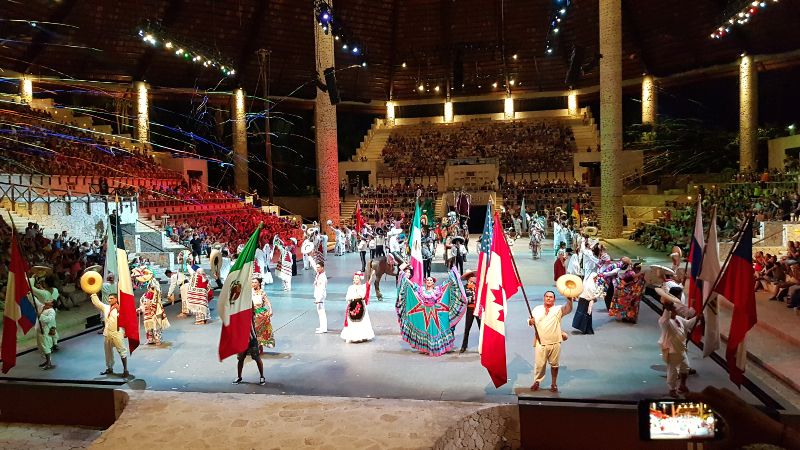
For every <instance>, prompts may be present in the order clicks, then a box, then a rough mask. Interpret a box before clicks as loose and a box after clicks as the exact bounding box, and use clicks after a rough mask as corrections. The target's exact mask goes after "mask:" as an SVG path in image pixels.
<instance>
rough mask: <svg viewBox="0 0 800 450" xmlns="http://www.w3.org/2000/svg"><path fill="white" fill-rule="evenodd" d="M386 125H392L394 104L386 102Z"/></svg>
mask: <svg viewBox="0 0 800 450" xmlns="http://www.w3.org/2000/svg"><path fill="white" fill-rule="evenodd" d="M386 125H388V126H392V125H394V102H391V101H389V102H386Z"/></svg>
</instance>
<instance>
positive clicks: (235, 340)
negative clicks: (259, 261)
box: [217, 224, 263, 361]
mask: <svg viewBox="0 0 800 450" xmlns="http://www.w3.org/2000/svg"><path fill="white" fill-rule="evenodd" d="M262 226H263V224H259V225H258V228H256V231H254V232H253V234H252V235H251V236H250V239H248V240H247V245H245V247H244V250H242V252H241V253H240V254H239V257H238V258H236V262H235V263H234V264H233V267H231V272H230V274H228V277H227V278H225V284H224V285H223V286H222V291H221V292H220V295H219V302H218V305H217V309H219V318H220V319H221V320H222V333H221V334H220V336H219V360H220V361H222V360H223V359H225V358H227V357H229V356H231V355H235V354H237V353H241V352H243V351H245V350H246V349H247V344H248V342H249V341H250V327H252V326H253V289H252V288H251V287H250V280H251V279H252V277H253V260H254V259H255V254H256V249H257V248H258V234H259V233H260V232H261V227H262Z"/></svg>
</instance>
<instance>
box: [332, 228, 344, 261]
mask: <svg viewBox="0 0 800 450" xmlns="http://www.w3.org/2000/svg"><path fill="white" fill-rule="evenodd" d="M331 229H332V230H333V233H334V239H335V243H334V244H333V254H334V255H336V256H342V255H344V250H345V244H344V232H343V231H342V229H341V228H340V227H337V226H331Z"/></svg>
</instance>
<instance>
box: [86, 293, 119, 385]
mask: <svg viewBox="0 0 800 450" xmlns="http://www.w3.org/2000/svg"><path fill="white" fill-rule="evenodd" d="M91 298H92V304H94V307H95V308H97V309H98V310H100V312H102V313H103V317H105V321H106V325H105V327H104V328H103V344H104V345H103V348H104V350H105V353H106V368H108V370H112V369H113V368H114V349H116V350H117V353H119V356H120V358H123V359H124V358H127V357H128V348H127V347H126V345H125V329H124V328H117V319H118V318H119V309H118V308H112V307H111V306H110V305H106V304H103V303H102V302H100V300H99V299H98V298H97V294H92V295H91Z"/></svg>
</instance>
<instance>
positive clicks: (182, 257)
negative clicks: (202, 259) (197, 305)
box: [167, 250, 194, 317]
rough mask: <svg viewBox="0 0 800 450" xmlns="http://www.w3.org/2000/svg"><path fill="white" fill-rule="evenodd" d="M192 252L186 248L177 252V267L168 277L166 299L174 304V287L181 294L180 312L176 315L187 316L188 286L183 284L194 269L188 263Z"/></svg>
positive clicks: (187, 280)
mask: <svg viewBox="0 0 800 450" xmlns="http://www.w3.org/2000/svg"><path fill="white" fill-rule="evenodd" d="M191 256H192V254H191V253H190V252H189V251H188V250H183V251H181V252H180V253H178V268H177V269H176V272H175V273H173V274H172V276H171V277H170V279H169V288H168V289H167V299H168V300H169V301H170V304H175V289H176V288H177V289H178V292H177V293H178V294H180V296H181V313H180V314H178V317H188V316H189V299H188V293H189V292H188V286H184V285H185V284H187V283H188V282H189V277H191V276H192V274H193V273H194V269H192V266H191V265H190V264H189V258H190V257H191Z"/></svg>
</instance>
